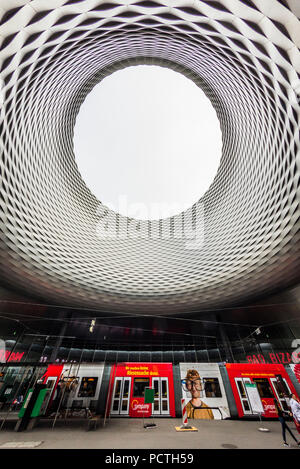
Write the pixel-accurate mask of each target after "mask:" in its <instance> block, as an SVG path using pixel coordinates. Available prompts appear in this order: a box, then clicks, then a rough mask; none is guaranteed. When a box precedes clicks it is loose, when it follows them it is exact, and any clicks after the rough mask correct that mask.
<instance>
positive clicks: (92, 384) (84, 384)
mask: <svg viewBox="0 0 300 469" xmlns="http://www.w3.org/2000/svg"><path fill="white" fill-rule="evenodd" d="M97 382H98V378H87V377H84V378H82V380H81V384H80V388H79V391H78V396H77V397H94V396H95V393H96V387H97Z"/></svg>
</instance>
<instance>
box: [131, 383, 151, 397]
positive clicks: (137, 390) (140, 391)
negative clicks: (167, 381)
mask: <svg viewBox="0 0 300 469" xmlns="http://www.w3.org/2000/svg"><path fill="white" fill-rule="evenodd" d="M149 383H150V381H149V378H134V382H133V397H144V392H145V388H148V387H149Z"/></svg>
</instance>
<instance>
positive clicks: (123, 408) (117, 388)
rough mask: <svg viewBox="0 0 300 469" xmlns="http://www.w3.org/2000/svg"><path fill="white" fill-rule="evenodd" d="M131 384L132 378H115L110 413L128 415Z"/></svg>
mask: <svg viewBox="0 0 300 469" xmlns="http://www.w3.org/2000/svg"><path fill="white" fill-rule="evenodd" d="M130 384H131V378H115V384H114V391H113V398H112V403H111V411H110V413H111V414H112V415H116V414H118V415H128V413H129V396H130Z"/></svg>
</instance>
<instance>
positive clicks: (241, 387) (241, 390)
mask: <svg viewBox="0 0 300 469" xmlns="http://www.w3.org/2000/svg"><path fill="white" fill-rule="evenodd" d="M237 385H238V387H239V391H240V394H241V397H242V398H246V397H247V396H246V393H245V389H244V386H243V384H242V383H241V381H237Z"/></svg>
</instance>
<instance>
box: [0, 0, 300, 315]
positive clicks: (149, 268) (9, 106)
mask: <svg viewBox="0 0 300 469" xmlns="http://www.w3.org/2000/svg"><path fill="white" fill-rule="evenodd" d="M0 15H1V25H0V40H1V129H0V139H1V161H0V175H1V186H0V217H1V219H0V221H1V238H0V242H1V255H0V274H1V276H2V278H3V280H4V282H5V283H6V284H7V285H10V286H11V285H13V286H14V288H17V289H18V290H19V291H22V292H30V294H31V295H36V296H37V297H39V298H42V299H44V300H46V301H49V302H55V303H59V304H65V305H74V306H86V307H95V308H98V309H103V310H106V311H108V310H111V311H116V310H122V311H134V312H136V313H138V312H143V314H145V313H147V312H149V313H154V312H155V313H157V314H159V313H166V312H173V311H197V310H200V309H203V308H215V307H218V306H220V305H222V306H224V305H227V304H228V305H229V304H233V303H241V302H243V301H245V300H248V299H251V298H253V297H255V296H258V295H264V294H268V293H271V292H273V291H275V290H276V289H281V288H285V287H287V286H289V285H292V284H294V283H296V282H297V281H299V241H300V239H299V238H300V236H299V225H300V222H299V217H300V210H299V177H300V148H299V117H300V113H299V94H300V84H299V83H300V82H299V73H300V54H299V45H300V23H299V16H300V4H299V2H298V0H297V1H296V0H281V1H279V0H272V1H265V0H252V1H241V0H219V1H208V0H207V1H200V0H195V1H189V0H174V1H171V0H168V1H167V0H162V1H160V0H159V1H132V0H130V1H126V2H122V1H100V0H82V1H78V0H77V1H74V0H73V1H66V0H51V1H46V0H33V1H26V0H2V1H1V3H0ZM135 64H156V65H160V66H165V67H170V68H172V69H173V70H176V71H179V72H181V73H183V74H185V75H186V76H187V77H189V78H191V79H192V80H193V81H194V82H195V83H196V84H198V85H199V86H200V87H201V88H202V89H203V91H204V92H205V93H206V95H207V96H208V97H209V98H210V100H211V102H212V105H213V106H214V108H215V110H216V112H217V115H218V117H219V120H220V126H221V130H222V136H223V150H222V159H221V164H220V167H219V170H218V173H217V175H216V177H215V179H214V182H213V183H212V185H211V187H210V188H209V190H208V191H207V192H206V193H205V195H204V196H203V197H202V198H201V199H200V200H199V202H198V203H197V204H195V206H193V207H191V208H190V209H189V210H187V211H186V213H185V214H179V215H178V216H175V217H172V219H170V220H160V221H148V222H147V221H144V222H141V223H140V224H138V223H135V222H132V221H130V220H129V221H128V220H126V219H125V220H124V218H122V217H117V221H118V223H124V222H125V223H126V224H127V233H128V238H127V239H116V240H113V239H105V240H103V239H101V238H99V235H98V233H97V226H98V225H99V220H100V219H101V216H105V217H106V220H110V219H115V218H116V217H115V214H114V213H113V212H111V211H109V209H107V208H106V207H104V206H101V202H99V201H97V199H96V198H95V197H94V196H93V194H91V192H90V191H89V189H88V188H87V187H86V185H85V183H84V181H83V180H82V178H81V176H80V174H79V172H78V169H77V165H76V162H75V158H74V149H73V130H74V125H75V119H76V115H77V113H78V111H79V108H80V105H81V103H82V102H83V100H84V99H85V97H86V95H87V93H88V92H89V91H90V90H91V89H92V88H93V86H95V84H96V83H99V82H100V81H101V79H103V77H105V76H107V75H108V74H110V73H113V72H114V71H115V70H118V69H120V68H123V67H126V66H131V65H135ZM116 138H118V129H116ZM99 144H100V145H101V142H99ZM183 157H184V156H183ZM103 158H105V155H104V154H103ZM116 172H118V168H116ZM113 183H114V181H112V184H113ZM141 183H142V182H141ZM200 204H201V206H202V207H204V233H205V236H204V244H203V245H202V246H201V248H198V249H186V246H185V241H184V240H182V239H176V238H174V237H172V236H171V238H170V237H169V238H168V237H166V236H165V237H164V232H165V230H168V233H169V232H170V230H171V232H172V230H173V231H174V226H176V225H177V224H179V223H180V222H181V220H182V218H183V217H184V219H185V221H186V220H188V221H190V223H187V225H188V226H190V227H191V229H192V227H193V223H194V222H195V214H196V213H197V206H198V205H199V206H200ZM136 232H138V233H141V232H143V233H146V234H147V237H140V238H139V237H138V236H137V237H134V233H136ZM157 232H158V233H159V235H160V238H159V239H157V238H155V236H154V235H153V234H154V233H157Z"/></svg>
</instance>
